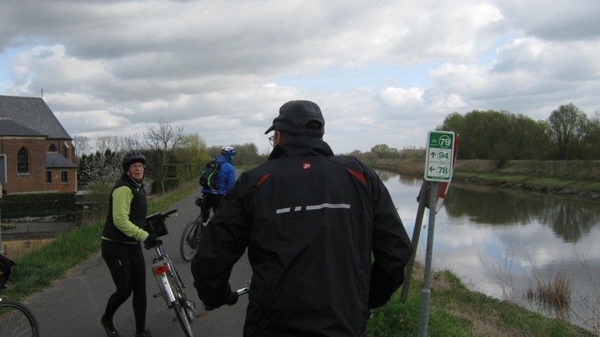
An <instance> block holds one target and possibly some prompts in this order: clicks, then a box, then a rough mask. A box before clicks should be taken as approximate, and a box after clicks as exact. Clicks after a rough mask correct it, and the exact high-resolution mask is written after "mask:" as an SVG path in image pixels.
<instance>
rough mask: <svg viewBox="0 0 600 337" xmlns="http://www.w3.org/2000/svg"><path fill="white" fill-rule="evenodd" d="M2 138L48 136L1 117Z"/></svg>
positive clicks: (0, 130)
mask: <svg viewBox="0 0 600 337" xmlns="http://www.w3.org/2000/svg"><path fill="white" fill-rule="evenodd" d="M0 136H18V137H44V138H46V137H47V135H44V134H41V133H39V132H37V131H34V130H31V129H30V128H28V127H25V126H23V125H21V124H19V123H17V122H15V121H13V120H12V119H10V118H4V117H0Z"/></svg>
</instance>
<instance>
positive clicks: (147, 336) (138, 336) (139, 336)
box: [135, 330, 152, 337]
mask: <svg viewBox="0 0 600 337" xmlns="http://www.w3.org/2000/svg"><path fill="white" fill-rule="evenodd" d="M135 337H152V334H151V333H150V330H144V331H142V332H136V333H135Z"/></svg>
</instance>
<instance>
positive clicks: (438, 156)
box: [425, 131, 455, 182]
mask: <svg viewBox="0 0 600 337" xmlns="http://www.w3.org/2000/svg"><path fill="white" fill-rule="evenodd" d="M454 143H455V134H454V132H449V131H429V133H428V134H427V159H426V161H425V180H428V181H448V182H449V181H450V180H451V179H452V162H453V160H454V158H453V156H454Z"/></svg>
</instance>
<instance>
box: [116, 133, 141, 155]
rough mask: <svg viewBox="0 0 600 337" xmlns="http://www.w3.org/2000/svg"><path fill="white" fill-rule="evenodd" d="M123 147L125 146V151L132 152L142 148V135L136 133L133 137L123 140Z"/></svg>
mask: <svg viewBox="0 0 600 337" xmlns="http://www.w3.org/2000/svg"><path fill="white" fill-rule="evenodd" d="M121 145H122V146H123V150H125V151H130V150H136V149H140V148H142V143H141V141H140V134H139V133H136V134H133V135H129V136H125V137H122V138H121Z"/></svg>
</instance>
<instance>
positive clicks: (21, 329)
mask: <svg viewBox="0 0 600 337" xmlns="http://www.w3.org/2000/svg"><path fill="white" fill-rule="evenodd" d="M39 335H40V328H39V326H38V322H37V319H36V318H35V315H34V314H33V312H31V310H29V308H27V307H26V306H25V305H24V304H21V303H19V302H16V301H11V300H5V299H1V298H0V336H2V337H13V336H23V337H25V336H27V337H29V336H31V337H39Z"/></svg>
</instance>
